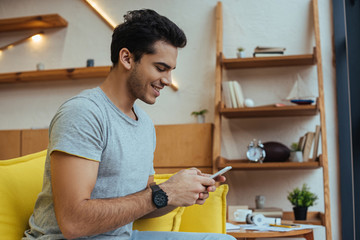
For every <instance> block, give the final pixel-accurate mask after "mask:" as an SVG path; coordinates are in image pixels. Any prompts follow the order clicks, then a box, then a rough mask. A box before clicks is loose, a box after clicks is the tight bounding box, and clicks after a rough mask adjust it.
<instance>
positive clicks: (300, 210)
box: [293, 207, 308, 220]
mask: <svg viewBox="0 0 360 240" xmlns="http://www.w3.org/2000/svg"><path fill="white" fill-rule="evenodd" d="M307 209H308V207H293V210H294V216H295V220H306V215H307Z"/></svg>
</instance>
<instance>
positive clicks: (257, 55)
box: [253, 52, 284, 57]
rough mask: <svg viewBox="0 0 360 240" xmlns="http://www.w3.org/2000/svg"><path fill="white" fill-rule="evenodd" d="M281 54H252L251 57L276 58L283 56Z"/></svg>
mask: <svg viewBox="0 0 360 240" xmlns="http://www.w3.org/2000/svg"><path fill="white" fill-rule="evenodd" d="M283 55H284V53H282V52H267V53H253V57H276V56H283Z"/></svg>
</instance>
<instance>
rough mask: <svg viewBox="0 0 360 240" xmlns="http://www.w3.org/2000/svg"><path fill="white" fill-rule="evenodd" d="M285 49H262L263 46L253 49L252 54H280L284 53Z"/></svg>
mask: <svg viewBox="0 0 360 240" xmlns="http://www.w3.org/2000/svg"><path fill="white" fill-rule="evenodd" d="M285 50H286V48H284V47H264V46H257V47H256V48H255V49H254V53H266V52H282V53H284V52H285Z"/></svg>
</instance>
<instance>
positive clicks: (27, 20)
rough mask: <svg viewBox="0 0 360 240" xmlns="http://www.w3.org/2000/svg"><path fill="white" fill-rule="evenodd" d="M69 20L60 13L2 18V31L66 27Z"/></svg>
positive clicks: (0, 21)
mask: <svg viewBox="0 0 360 240" xmlns="http://www.w3.org/2000/svg"><path fill="white" fill-rule="evenodd" d="M67 25H68V22H67V21H66V20H65V19H63V18H62V17H61V16H60V15H59V14H46V15H37V16H29V17H19V18H7V19H0V32H11V31H20V30H29V29H45V28H60V27H66V26H67Z"/></svg>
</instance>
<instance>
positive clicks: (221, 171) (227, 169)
mask: <svg viewBox="0 0 360 240" xmlns="http://www.w3.org/2000/svg"><path fill="white" fill-rule="evenodd" d="M230 169H232V167H231V166H227V167H225V168H223V169H221V170H220V171H218V172H217V173H214V174H213V175H211V176H210V178H212V179H214V178H216V177H217V176H219V175H221V174H224V173H226V172H227V171H229V170H230Z"/></svg>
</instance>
